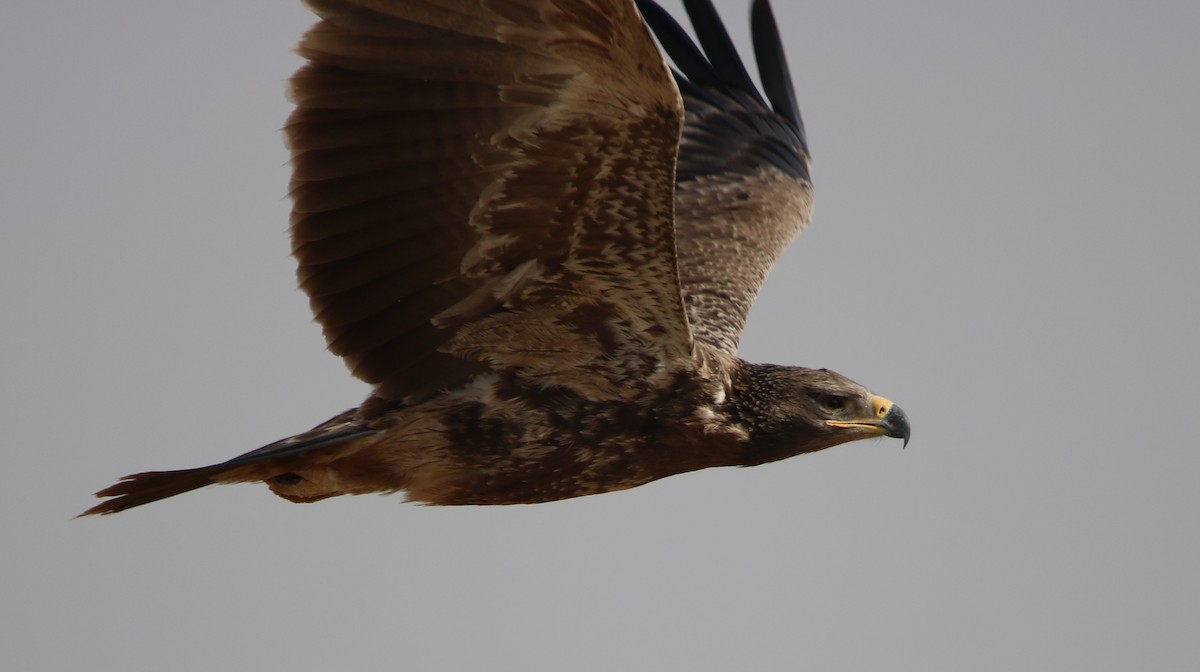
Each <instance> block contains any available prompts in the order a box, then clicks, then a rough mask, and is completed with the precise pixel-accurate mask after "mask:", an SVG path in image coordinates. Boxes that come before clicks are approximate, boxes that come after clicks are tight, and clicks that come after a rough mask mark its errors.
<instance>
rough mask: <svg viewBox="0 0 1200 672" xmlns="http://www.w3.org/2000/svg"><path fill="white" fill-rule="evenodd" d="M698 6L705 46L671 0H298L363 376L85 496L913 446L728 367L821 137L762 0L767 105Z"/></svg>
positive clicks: (301, 240)
mask: <svg viewBox="0 0 1200 672" xmlns="http://www.w3.org/2000/svg"><path fill="white" fill-rule="evenodd" d="M685 4H686V5H687V10H688V14H689V15H690V17H691V20H692V24H693V26H694V27H695V31H696V35H697V37H698V41H699V45H697V44H696V43H694V42H693V41H692V39H691V38H690V37H689V36H688V35H687V33H686V32H685V31H684V30H683V29H682V28H680V26H679V25H678V24H677V23H675V21H674V20H673V19H672V18H671V17H670V16H669V15H668V14H667V13H666V12H665V11H664V10H663V9H662V8H661V7H660V6H658V5H657V4H656V3H655V2H653V0H308V5H309V7H311V9H312V10H313V11H314V12H315V13H316V14H317V15H318V16H319V17H320V20H319V21H318V22H317V24H316V25H315V26H313V28H312V29H311V30H309V31H308V33H307V34H306V35H305V36H304V38H303V40H302V41H301V43H300V45H299V49H298V50H299V53H300V54H301V55H302V56H303V57H304V58H305V59H307V61H308V63H307V64H306V65H305V66H303V67H302V68H301V69H300V70H299V71H298V72H297V73H296V74H295V76H293V77H292V80H291V97H292V99H293V100H294V102H295V104H296V110H295V111H294V112H293V113H292V115H291V117H290V119H289V120H288V122H287V125H286V134H287V140H288V143H289V146H290V148H291V152H292V163H293V167H294V170H293V180H292V191H291V195H292V198H293V201H294V206H293V210H292V219H291V235H292V249H293V252H294V254H295V257H296V259H297V260H298V261H299V278H300V286H301V287H302V288H303V290H304V291H305V292H306V293H307V294H308V296H309V298H310V299H311V303H312V309H313V312H314V314H315V315H316V320H317V322H319V323H320V324H321V325H322V327H323V328H324V332H325V336H326V339H327V340H328V343H329V349H330V350H332V351H333V352H334V353H336V354H337V355H340V356H341V357H342V358H343V359H344V360H345V361H346V363H347V365H348V366H349V368H350V370H351V371H352V372H353V374H354V375H355V376H357V377H359V378H361V379H362V380H364V381H366V382H367V383H369V384H370V385H371V386H372V391H371V394H370V396H369V397H368V398H367V400H366V401H365V402H364V403H363V404H362V406H360V407H358V408H355V409H352V410H349V411H346V412H345V413H342V414H340V415H338V416H336V417H334V418H333V419H331V420H329V421H328V422H325V423H323V424H321V425H319V426H317V427H316V428H315V429H312V430H310V431H308V432H304V433H302V434H298V435H296V436H293V437H291V438H288V439H284V440H282V441H278V442H276V443H272V444H270V445H268V446H264V447H262V448H259V449H258V450H254V451H251V452H249V453H246V454H244V455H241V456H239V457H235V458H233V459H231V460H229V461H227V462H222V463H220V464H216V465H212V466H208V467H201V468H197V469H185V470H180V471H155V472H146V473H140V474H134V475H132V476H127V477H125V478H124V479H123V480H121V481H120V482H118V483H117V484H116V485H113V486H112V487H109V488H106V489H104V490H102V491H100V492H99V493H97V494H98V495H99V496H101V497H106V498H109V499H106V500H105V501H103V502H102V503H100V504H98V505H96V506H95V507H93V508H91V509H89V510H88V511H87V513H89V514H96V513H114V512H116V511H122V510H124V509H128V508H130V507H134V506H139V505H141V504H145V503H147V502H152V501H155V500H158V499H162V498H164V497H170V496H172V495H177V494H179V493H182V492H186V491H189V490H193V489H196V488H199V487H202V486H205V485H209V484H213V483H241V482H254V481H262V482H264V483H266V484H267V485H268V486H269V487H270V488H271V490H273V491H274V492H275V493H276V494H278V495H280V496H281V497H284V498H286V499H289V500H292V501H295V502H312V501H316V500H319V499H324V498H326V497H332V496H334V495H344V494H364V493H389V492H397V491H404V492H405V493H406V494H407V496H408V497H409V498H410V499H412V500H415V501H420V502H427V503H431V504H517V503H532V502H546V501H551V500H558V499H564V498H568V497H576V496H580V495H588V494H594V493H600V492H606V491H611V490H620V489H624V488H630V487H634V486H638V485H642V484H644V483H648V482H650V481H653V480H655V479H658V478H662V477H664V476H670V475H672V474H679V473H683V472H688V471H693V470H696V469H703V468H706V467H716V466H727V465H742V466H746V465H756V464H761V463H764V462H771V461H774V460H779V459H782V458H786V457H790V456H793V455H798V454H800V453H808V452H812V451H816V450H821V449H824V448H828V447H830V446H834V445H837V444H841V443H845V442H847V441H853V440H856V439H862V438H866V437H875V436H890V437H902V438H904V439H905V441H906V442H907V440H908V437H909V425H908V421H907V418H906V417H905V415H904V413H903V412H901V410H900V409H899V407H897V406H895V405H893V404H892V402H890V401H888V400H887V399H884V398H882V397H879V396H875V395H874V394H872V393H871V392H869V391H868V390H867V389H866V388H865V387H863V386H861V385H859V384H857V383H854V382H852V381H850V380H849V379H847V378H845V377H844V376H841V375H839V374H837V373H834V372H832V371H829V370H826V369H808V368H800V367H789V366H774V365H764V364H752V363H749V362H746V361H743V360H741V359H739V358H738V357H737V345H738V338H739V335H740V333H741V330H742V326H743V324H744V323H745V319H746V314H747V312H748V311H749V309H750V305H751V304H752V303H753V301H754V298H755V295H756V294H757V292H758V289H759V286H760V285H761V283H762V281H763V279H764V278H765V277H766V275H767V272H768V271H769V270H770V268H771V266H772V265H773V264H774V263H775V260H776V258H777V257H778V256H779V254H780V253H781V252H782V251H783V249H784V248H785V247H786V246H787V245H788V244H789V242H790V241H791V240H792V238H793V237H794V236H795V235H796V234H797V233H799V232H800V231H801V230H802V229H803V228H804V227H805V226H806V225H807V224H808V222H809V218H810V214H811V210H812V185H811V182H810V178H809V168H810V161H809V154H808V150H807V146H806V141H805V135H804V128H803V125H802V124H801V120H800V114H799V112H798V110H797V106H796V102H795V96H794V93H793V90H792V84H791V81H790V77H789V74H788V69H787V65H786V62H785V60H784V54H783V48H782V46H781V44H780V40H779V34H778V30H777V28H776V25H775V19H774V17H773V15H772V13H771V9H770V7H769V5H768V2H767V1H766V0H755V2H754V5H753V8H752V14H751V16H752V24H751V25H752V33H753V38H754V46H755V52H756V55H757V60H758V65H759V70H760V72H761V81H762V88H763V91H764V92H765V98H764V96H763V95H762V94H760V93H759V90H758V89H757V87H755V85H754V83H753V82H752V81H751V79H750V77H749V75H748V74H747V72H746V69H745V67H744V66H743V64H742V61H741V59H740V58H739V57H738V54H737V53H736V51H735V50H734V47H733V45H732V42H731V41H730V39H729V36H728V34H727V33H726V30H725V28H724V26H723V25H722V23H721V21H720V18H719V17H718V16H717V13H716V10H715V9H714V8H713V6H712V4H711V2H709V0H690V1H688V2H686V3H685ZM652 32H653V34H654V35H655V36H657V38H658V41H659V43H660V44H661V45H662V46H663V48H664V49H665V51H666V52H667V54H668V56H669V57H670V59H671V61H672V62H673V64H674V70H673V69H672V68H671V67H670V66H668V64H667V62H666V60H665V59H664V57H663V55H661V54H660V53H659V51H658V49H657V48H656V46H655V42H654V39H653V37H652V35H651V33H652Z"/></svg>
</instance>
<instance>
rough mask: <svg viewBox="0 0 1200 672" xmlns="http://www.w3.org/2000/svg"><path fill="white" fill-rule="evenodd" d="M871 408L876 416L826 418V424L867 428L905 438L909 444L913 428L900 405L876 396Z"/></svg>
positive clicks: (859, 428) (844, 427)
mask: <svg viewBox="0 0 1200 672" xmlns="http://www.w3.org/2000/svg"><path fill="white" fill-rule="evenodd" d="M871 410H872V411H873V412H874V417H872V418H870V419H864V420H861V421H855V422H844V421H840V420H826V421H825V424H827V425H829V426H831V427H840V428H843V429H857V430H860V431H861V430H867V431H868V432H870V433H872V434H875V435H877V436H888V437H891V438H894V439H904V445H905V446H907V445H908V439H909V437H910V436H912V428H911V427H909V424H908V416H907V415H905V413H904V411H902V410H900V407H899V406H897V405H895V404H893V403H892V402H891V401H890V400H888V399H884V398H883V397H880V396H874V397H871Z"/></svg>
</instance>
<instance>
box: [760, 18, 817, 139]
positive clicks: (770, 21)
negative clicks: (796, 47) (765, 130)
mask: <svg viewBox="0 0 1200 672" xmlns="http://www.w3.org/2000/svg"><path fill="white" fill-rule="evenodd" d="M750 34H751V37H752V38H753V41H754V58H755V60H756V61H757V62H758V76H759V78H760V79H761V80H762V85H763V91H764V92H765V93H766V94H767V99H768V100H770V101H771V106H772V107H773V108H774V110H775V112H776V113H778V114H781V115H783V117H784V118H785V119H787V120H788V121H790V122H791V123H792V125H793V126H795V127H796V130H798V131H799V132H800V140H801V142H803V143H804V145H805V151H806V152H807V151H808V141H807V139H806V138H805V135H804V120H803V119H802V118H801V117H800V106H799V105H798V104H797V103H796V90H795V88H794V86H793V84H792V75H791V71H790V70H789V69H788V63H787V54H785V53H784V50H783V42H782V40H781V39H780V37H779V24H778V23H777V22H776V21H775V13H774V12H773V11H772V10H771V3H770V1H769V0H754V5H753V6H751V8H750Z"/></svg>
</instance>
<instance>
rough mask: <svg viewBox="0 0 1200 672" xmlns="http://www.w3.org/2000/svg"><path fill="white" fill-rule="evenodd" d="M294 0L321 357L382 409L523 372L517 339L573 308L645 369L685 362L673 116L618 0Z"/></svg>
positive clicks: (296, 81) (298, 114) (302, 184)
mask: <svg viewBox="0 0 1200 672" xmlns="http://www.w3.org/2000/svg"><path fill="white" fill-rule="evenodd" d="M309 6H310V7H311V8H312V9H313V10H314V11H315V12H316V13H317V14H318V15H319V16H321V21H320V22H319V23H317V24H316V25H315V26H314V27H313V28H312V29H311V30H310V31H309V32H308V33H307V34H306V36H305V37H304V39H303V41H302V42H301V43H300V45H299V47H298V52H299V53H300V54H301V55H302V56H304V57H305V58H306V59H308V64H307V65H306V66H305V67H304V68H302V69H301V70H300V71H299V72H298V73H297V74H296V75H295V76H294V77H293V78H292V82H291V86H292V99H293V100H294V101H295V103H296V111H295V112H294V113H293V115H292V117H291V118H290V119H289V122H288V124H287V126H286V133H287V137H288V140H289V144H290V147H291V149H292V154H293V165H294V171H293V183H292V197H293V201H294V206H293V214H292V239H293V251H294V254H295V256H296V258H297V260H298V261H299V271H298V274H299V278H300V285H301V287H302V288H303V289H304V291H305V292H306V293H307V294H308V295H309V297H310V300H311V302H312V307H313V311H314V314H315V315H316V319H317V321H318V322H320V323H321V325H322V326H323V328H324V330H325V335H326V339H327V341H328V343H329V347H330V350H331V351H333V352H334V353H336V354H338V355H340V356H342V357H343V358H344V359H345V360H346V362H347V364H348V366H349V367H350V368H351V370H352V371H353V372H354V374H355V375H357V376H358V377H360V378H362V379H364V380H366V381H367V382H369V383H372V384H374V385H375V386H376V395H378V396H380V397H383V398H385V399H390V400H393V401H412V400H415V399H416V398H419V397H421V396H422V395H424V394H427V393H429V392H432V391H434V390H436V389H438V388H442V387H452V386H456V385H460V384H463V383H464V382H465V381H466V380H467V379H469V377H470V376H471V375H473V374H475V373H477V372H479V371H480V370H482V369H483V368H486V367H494V366H497V365H501V364H503V363H504V362H505V361H512V362H517V361H520V362H522V363H523V365H525V364H527V362H526V360H527V359H528V358H527V357H525V356H524V355H523V354H522V352H521V348H522V343H523V342H526V341H523V339H527V342H528V343H529V344H530V345H529V347H531V348H533V347H536V346H535V345H534V344H535V343H536V342H537V341H538V340H539V339H544V338H545V334H546V333H548V332H547V331H546V330H547V329H549V328H550V327H548V322H552V321H554V320H555V319H556V315H557V316H560V317H561V316H562V315H564V314H565V313H566V312H570V311H571V310H580V309H582V308H583V307H585V306H591V307H597V306H598V307H600V308H602V309H603V311H604V313H605V314H606V315H608V316H609V318H610V319H609V321H610V322H616V323H620V324H622V325H623V327H622V333H623V334H625V336H626V337H627V339H628V340H630V341H631V345H630V347H635V346H634V345H633V344H632V343H633V342H636V347H637V348H640V349H641V350H643V351H644V352H645V353H646V354H647V355H648V356H651V357H654V358H659V359H670V358H673V357H688V356H690V354H691V348H692V341H691V332H690V330H689V327H688V324H687V314H686V309H685V307H684V305H683V298H682V290H681V288H680V284H679V279H678V270H677V267H676V260H675V238H674V228H673V214H674V213H673V208H674V200H673V191H674V184H673V175H674V163H675V156H676V152H677V149H678V142H679V136H680V132H681V127H682V115H683V110H682V103H681V100H680V98H679V94H678V91H677V89H676V87H675V85H674V83H673V81H672V78H671V76H670V72H669V70H668V69H667V67H666V64H665V62H664V61H663V59H662V57H661V56H660V55H659V54H658V52H657V50H656V49H655V47H654V44H653V41H652V40H651V39H650V36H649V33H648V32H647V30H646V28H645V27H644V26H643V25H642V23H641V21H640V20H639V18H638V14H637V11H636V9H635V7H634V5H633V0H481V1H479V2H473V3H463V2H455V1H453V0H407V1H405V2H396V1H395V0H391V1H388V0H310V1H309ZM608 326H611V325H608ZM495 334H503V336H504V338H505V341H504V343H502V344H500V343H496V342H493V341H492V340H489V339H491V338H494V336H493V335H495ZM598 338H599V336H596V337H593V338H592V342H593V343H594V344H595V346H596V348H597V349H598V350H599V349H600V348H601V345H602V344H601V343H600V341H599V340H597V339H598ZM544 361H545V360H544V359H543V360H536V361H534V363H533V364H530V366H532V367H533V368H535V369H536V367H537V366H539V365H542V364H539V362H544ZM560 364H561V363H560ZM545 366H551V364H545ZM533 373H535V374H536V371H534V372H533Z"/></svg>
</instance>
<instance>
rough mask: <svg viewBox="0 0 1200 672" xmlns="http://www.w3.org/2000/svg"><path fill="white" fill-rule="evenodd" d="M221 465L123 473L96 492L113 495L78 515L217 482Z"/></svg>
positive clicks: (119, 508) (113, 509) (128, 506)
mask: <svg viewBox="0 0 1200 672" xmlns="http://www.w3.org/2000/svg"><path fill="white" fill-rule="evenodd" d="M222 466H223V465H219V464H218V465H213V466H211V467H200V468H199V469H179V470H177V471H146V472H142V473H140V474H131V475H129V476H124V477H122V478H121V480H120V481H119V482H117V483H115V484H113V485H110V486H108V487H107V488H105V489H103V490H101V491H100V492H97V493H96V496H97V497H112V498H113V499H108V500H105V501H103V502H100V503H99V504H97V505H95V506H93V507H92V508H90V509H88V510H87V511H84V512H83V513H81V514H79V516H93V515H96V514H105V513H116V512H118V511H124V510H125V509H132V508H133V507H135V506H141V505H142V504H149V503H150V502H156V501H158V500H160V499H166V498H167V497H174V496H175V495H181V494H183V493H185V492H189V491H191V490H195V489H197V488H203V487H204V486H206V485H212V484H214V483H216V482H217V481H215V480H213V477H214V476H216V475H217V474H219V473H220V472H221V471H223V469H222Z"/></svg>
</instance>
